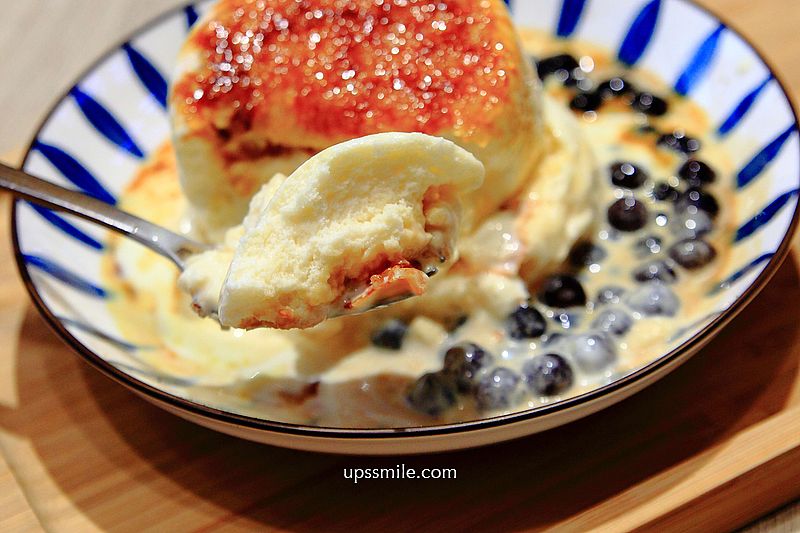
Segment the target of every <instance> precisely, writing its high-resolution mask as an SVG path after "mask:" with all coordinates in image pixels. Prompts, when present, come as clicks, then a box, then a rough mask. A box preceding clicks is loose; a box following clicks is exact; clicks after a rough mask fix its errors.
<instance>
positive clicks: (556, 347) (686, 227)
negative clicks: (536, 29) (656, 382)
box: [373, 54, 720, 416]
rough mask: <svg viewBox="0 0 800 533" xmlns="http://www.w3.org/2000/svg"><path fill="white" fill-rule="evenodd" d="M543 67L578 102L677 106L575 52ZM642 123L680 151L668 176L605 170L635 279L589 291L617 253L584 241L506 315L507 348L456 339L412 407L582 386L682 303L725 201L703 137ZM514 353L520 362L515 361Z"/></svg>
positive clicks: (379, 338)
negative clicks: (637, 330) (592, 66)
mask: <svg viewBox="0 0 800 533" xmlns="http://www.w3.org/2000/svg"><path fill="white" fill-rule="evenodd" d="M536 66H537V70H538V74H539V77H540V78H541V79H542V80H545V79H547V78H551V77H552V78H555V79H556V80H558V81H559V82H561V83H562V84H563V85H564V86H565V87H569V88H571V89H572V90H573V91H574V93H573V97H572V100H571V102H570V107H571V108H572V109H574V110H576V111H583V112H586V111H596V110H598V109H600V108H601V107H602V106H603V105H604V104H606V103H607V102H610V101H612V100H617V101H619V102H623V103H625V104H626V105H628V106H629V107H630V108H631V109H632V110H633V111H635V112H638V113H643V114H645V115H647V116H651V117H658V116H662V115H664V114H665V113H667V111H668V109H669V104H668V102H667V101H666V100H665V99H662V98H659V97H658V96H656V95H654V94H652V93H649V92H645V91H640V90H638V89H637V88H636V87H634V86H633V85H632V84H631V83H630V82H629V81H628V80H626V79H625V78H624V77H614V78H611V79H608V80H605V81H603V82H601V83H595V82H593V81H592V80H590V79H589V78H588V77H587V74H588V72H586V71H585V70H584V69H583V68H581V65H580V63H579V62H578V61H577V60H576V59H575V58H574V57H572V56H571V55H568V54H561V55H556V56H553V57H548V58H545V59H543V60H541V61H539V62H538V64H537V65H536ZM637 130H638V131H637ZM634 132H635V133H637V134H639V135H642V136H650V137H651V138H652V143H653V145H654V146H655V147H656V149H657V150H665V151H671V152H676V153H678V154H680V155H682V156H683V157H682V161H681V164H680V166H678V168H676V169H675V173H674V176H670V177H669V178H668V179H660V178H659V177H657V176H652V175H651V172H649V171H648V169H646V168H644V167H643V166H642V165H640V164H638V163H636V162H632V161H616V162H614V163H613V164H611V165H610V166H609V168H608V174H607V175H608V178H607V179H608V181H609V185H610V186H611V187H613V188H614V191H615V195H614V196H615V198H614V201H613V202H612V203H611V204H610V205H609V206H608V208H607V213H606V218H607V222H608V230H609V231H608V232H607V233H608V238H609V239H610V240H614V241H618V244H619V245H620V246H627V245H628V242H630V245H631V246H632V247H633V250H632V251H633V257H635V258H636V263H635V264H634V265H632V266H631V268H630V270H629V272H630V279H628V280H626V282H625V283H623V284H622V285H625V286H626V287H628V288H626V287H623V286H619V285H608V286H604V287H602V288H600V290H599V291H598V292H597V293H596V294H588V293H587V291H586V288H585V287H584V284H583V283H582V282H581V279H584V275H583V274H581V273H582V272H584V271H585V270H587V269H588V270H589V271H590V272H597V271H598V270H597V269H599V268H600V267H601V264H602V263H603V262H604V261H605V260H606V259H607V258H608V251H607V250H606V249H605V248H604V247H603V246H601V245H598V243H600V244H602V242H601V241H598V243H594V242H585V241H584V242H579V243H577V244H576V245H575V246H574V247H573V249H572V250H571V252H570V254H569V257H568V259H567V261H566V263H565V264H564V269H563V271H562V272H559V273H557V274H555V275H552V276H549V277H547V278H546V279H544V280H543V281H542V282H541V284H540V285H539V286H538V287H536V290H535V291H534V293H535V298H533V299H532V300H531V301H528V302H526V303H524V304H523V305H520V306H519V307H518V308H517V309H515V310H514V311H513V312H512V313H510V314H509V315H508V317H506V320H505V330H506V339H507V340H506V345H505V346H506V348H505V349H504V350H503V351H502V352H498V355H495V354H492V353H490V352H489V351H488V350H486V349H485V348H484V347H482V346H480V345H478V344H476V343H474V342H466V341H465V342H459V343H457V344H454V345H452V346H450V347H449V348H448V349H447V351H446V352H445V354H444V358H443V364H442V368H441V369H440V370H438V371H436V372H431V373H428V374H425V375H423V376H422V377H421V378H419V379H418V380H417V381H416V382H415V383H414V384H413V385H412V386H411V387H410V388H409V390H408V395H407V399H408V402H409V403H410V405H411V406H412V407H414V408H415V409H416V410H418V411H419V412H423V413H427V414H429V415H432V416H437V415H440V414H441V413H443V412H444V411H446V410H447V409H450V408H452V407H453V406H455V405H456V404H458V403H459V401H460V400H462V399H466V400H468V401H469V402H471V403H474V405H476V406H477V407H478V408H479V409H480V410H483V411H497V410H503V409H509V408H512V407H514V406H515V405H517V404H518V403H519V402H520V401H521V400H523V399H524V398H526V397H531V396H532V397H550V396H558V395H561V394H564V393H566V392H568V391H569V390H570V389H571V388H573V387H575V384H576V381H577V379H578V376H598V375H602V374H603V373H605V374H606V375H610V374H609V373H610V371H611V370H612V369H613V368H614V365H615V364H616V361H617V355H618V354H617V349H618V346H619V341H620V339H621V338H622V337H624V336H625V335H627V334H628V333H629V331H630V330H631V329H632V328H633V326H634V324H635V322H636V320H638V319H641V318H645V317H654V316H662V317H671V316H675V315H676V314H677V312H678V310H679V307H680V300H679V298H678V296H677V295H676V294H675V292H674V290H673V288H672V287H673V286H674V284H675V283H677V282H678V281H679V279H680V277H681V276H683V275H685V273H686V272H687V271H692V270H696V269H700V268H702V267H705V266H706V265H708V264H709V263H710V262H712V261H713V260H714V258H715V257H716V255H717V253H716V250H715V249H714V246H713V245H712V244H711V243H710V242H709V241H708V239H707V236H708V234H709V233H710V232H711V231H712V230H713V229H714V221H715V219H716V218H717V216H718V214H719V210H720V206H719V203H718V201H717V199H716V198H715V197H714V195H713V193H711V192H710V191H709V190H708V188H709V186H710V185H712V184H713V183H715V181H716V179H717V174H716V171H715V170H714V169H713V168H712V167H711V166H710V165H708V164H707V163H706V162H705V161H703V160H701V159H700V158H699V157H698V152H699V151H700V149H701V143H700V141H699V140H698V139H696V138H693V137H691V136H689V135H687V134H686V132H684V131H681V130H674V131H670V132H666V133H664V132H661V131H658V130H657V129H656V128H655V127H653V126H652V125H645V126H641V127H637V128H636V130H634ZM626 236H627V238H623V237H626ZM604 238H605V237H604ZM626 275H627V274H626ZM460 323H461V322H460V321H459V324H458V325H460ZM455 327H458V326H455ZM404 334H405V325H404V324H403V323H398V322H390V323H387V324H386V325H385V326H384V327H383V329H382V330H379V331H378V332H376V334H375V335H374V337H373V342H374V343H375V344H377V345H379V346H383V347H384V348H389V349H399V347H400V346H401V345H402V338H403V335H404ZM517 357H521V360H518V361H517V364H511V363H510V362H509V361H511V360H515V358H517ZM512 366H513V367H514V368H513V369H512V368H510V367H512Z"/></svg>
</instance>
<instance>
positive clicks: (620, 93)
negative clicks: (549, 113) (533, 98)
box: [536, 54, 669, 117]
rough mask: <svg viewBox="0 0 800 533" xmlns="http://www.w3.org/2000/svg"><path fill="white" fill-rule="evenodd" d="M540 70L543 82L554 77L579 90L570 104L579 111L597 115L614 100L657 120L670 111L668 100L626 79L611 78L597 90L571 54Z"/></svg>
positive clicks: (552, 60) (540, 66)
mask: <svg viewBox="0 0 800 533" xmlns="http://www.w3.org/2000/svg"><path fill="white" fill-rule="evenodd" d="M536 70H537V72H538V74H539V78H541V79H542V81H544V80H546V79H547V78H549V77H553V78H555V79H557V80H558V81H560V82H561V83H563V84H564V85H565V86H567V87H574V88H575V95H574V96H573V98H572V101H571V102H570V104H569V106H570V108H572V109H573V110H575V111H583V112H586V111H597V110H598V109H600V108H601V107H602V106H603V104H605V103H606V102H609V101H611V100H620V101H622V102H625V103H626V104H627V105H629V106H630V107H631V108H633V109H634V110H636V111H638V112H640V113H644V114H645V115H650V116H654V117H659V116H661V115H664V114H666V112H667V111H668V109H669V105H668V104H667V101H666V100H664V99H663V98H660V97H658V96H656V95H654V94H652V93H649V92H646V91H639V90H638V89H636V87H635V86H634V85H633V84H632V83H631V82H630V81H628V80H626V79H625V78H622V77H614V78H610V79H608V80H605V81H603V82H601V83H599V84H597V85H596V86H595V84H594V83H593V82H592V81H591V80H590V79H589V78H588V77H587V76H586V75H587V72H585V71H584V70H583V69H582V68H581V66H580V63H578V60H577V59H575V58H574V57H572V56H571V55H569V54H559V55H556V56H552V57H548V58H544V59H542V60H540V61H539V62H538V63H537V64H536Z"/></svg>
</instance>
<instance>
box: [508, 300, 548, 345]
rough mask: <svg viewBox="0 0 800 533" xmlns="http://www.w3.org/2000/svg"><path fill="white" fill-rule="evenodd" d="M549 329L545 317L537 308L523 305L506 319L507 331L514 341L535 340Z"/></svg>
mask: <svg viewBox="0 0 800 533" xmlns="http://www.w3.org/2000/svg"><path fill="white" fill-rule="evenodd" d="M545 329H547V324H546V322H545V320H544V316H542V313H540V312H539V310H538V309H536V308H535V307H530V306H528V305H521V306H520V307H518V308H517V309H516V310H515V311H514V312H513V313H511V314H510V315H509V316H508V318H507V319H506V330H507V331H508V335H509V336H510V337H511V338H512V339H535V338H536V337H541V336H542V334H543V333H544V331H545Z"/></svg>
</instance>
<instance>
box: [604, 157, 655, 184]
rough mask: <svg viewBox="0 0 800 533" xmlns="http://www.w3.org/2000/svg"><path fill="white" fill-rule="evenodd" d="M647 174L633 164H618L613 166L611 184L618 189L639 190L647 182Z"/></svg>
mask: <svg viewBox="0 0 800 533" xmlns="http://www.w3.org/2000/svg"><path fill="white" fill-rule="evenodd" d="M647 177H648V176H647V172H645V171H643V170H641V169H639V168H638V167H636V166H634V165H632V164H631V163H624V162H617V163H614V164H613V165H611V182H612V183H613V184H614V185H616V186H617V187H625V188H626V189H638V188H639V187H641V186H642V185H644V182H645V181H647Z"/></svg>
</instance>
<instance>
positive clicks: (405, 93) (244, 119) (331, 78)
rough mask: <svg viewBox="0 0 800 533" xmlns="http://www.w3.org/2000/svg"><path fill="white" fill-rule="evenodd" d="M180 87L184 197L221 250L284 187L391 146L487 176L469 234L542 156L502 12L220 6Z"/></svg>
mask: <svg viewBox="0 0 800 533" xmlns="http://www.w3.org/2000/svg"><path fill="white" fill-rule="evenodd" d="M175 80H176V82H175V83H174V85H173V87H172V90H171V95H170V107H171V116H172V126H173V138H174V144H175V150H176V154H177V158H178V163H179V169H180V176H181V184H182V188H183V190H184V193H185V194H186V196H187V198H188V200H189V203H190V206H191V215H192V217H191V218H192V221H193V224H194V227H195V230H196V233H197V235H199V236H201V237H204V238H206V239H207V240H212V241H213V240H216V241H219V240H221V238H222V236H223V235H224V232H225V230H226V229H228V228H230V227H232V226H234V225H236V224H239V223H240V222H241V221H242V219H243V217H244V216H245V214H246V212H247V207H248V203H249V201H250V199H251V197H252V196H253V195H254V194H255V193H256V192H257V191H258V190H259V188H260V187H261V185H262V184H264V183H266V182H267V181H268V180H269V179H271V178H272V176H273V175H275V174H276V173H283V174H287V175H288V174H290V173H291V172H293V171H294V170H295V169H296V168H297V167H298V166H300V165H301V164H302V163H303V162H304V161H305V160H307V159H308V158H309V157H311V156H312V155H313V154H315V153H317V152H319V151H321V150H323V149H325V148H328V147H330V146H332V145H334V144H337V143H340V142H343V141H346V140H349V139H353V138H356V137H361V136H364V135H369V134H374V133H380V132H420V133H426V134H429V135H434V136H440V137H444V138H447V139H450V140H452V141H453V142H455V143H456V144H458V145H459V146H461V147H463V148H465V149H466V150H468V151H469V152H471V153H472V154H474V155H475V156H476V157H477V158H478V159H479V160H480V161H481V162H482V163H483V164H484V166H485V168H486V179H485V182H484V184H483V186H482V187H481V188H479V189H478V190H476V191H474V192H473V193H471V195H470V197H468V198H467V199H466V201H465V206H466V211H465V224H464V225H463V231H469V230H471V229H474V228H475V227H476V226H477V225H478V224H479V223H480V222H481V221H483V220H484V219H485V218H486V217H487V216H488V215H489V214H491V213H492V212H494V211H496V210H497V209H498V208H499V207H500V206H501V205H503V204H504V203H505V202H506V201H507V200H508V199H509V198H511V197H512V196H513V195H514V194H515V193H517V192H518V191H519V190H520V189H521V188H522V187H523V184H524V183H525V181H526V180H527V179H528V178H529V176H530V173H531V171H532V169H533V168H534V166H535V165H536V164H537V162H538V161H539V159H540V157H541V155H542V147H543V145H544V143H542V138H543V135H544V129H545V128H544V127H543V119H542V116H541V114H542V113H541V101H540V90H539V89H540V88H539V85H538V80H537V79H536V78H535V76H534V73H533V70H532V67H531V65H530V63H529V61H528V60H527V59H526V57H525V56H524V54H523V52H522V50H521V46H520V43H519V40H518V37H517V34H516V32H515V29H514V27H513V25H512V23H511V20H510V17H509V14H508V12H507V8H506V6H505V4H504V3H503V2H502V1H500V0H491V1H489V0H458V1H454V0H449V1H442V2H437V3H433V2H430V1H423V0H409V1H406V2H388V1H387V2H379V1H374V0H333V1H331V0H327V1H325V0H303V1H297V0H269V1H254V0H222V1H220V2H217V3H216V4H214V6H213V7H212V8H211V9H210V11H209V12H208V13H207V14H206V16H205V17H204V18H203V19H201V20H200V21H198V23H197V24H196V25H195V27H194V29H193V31H192V33H191V35H190V36H189V38H188V39H187V41H186V43H185V45H184V46H183V49H182V51H181V54H180V58H179V67H178V73H177V76H176V78H175Z"/></svg>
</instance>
